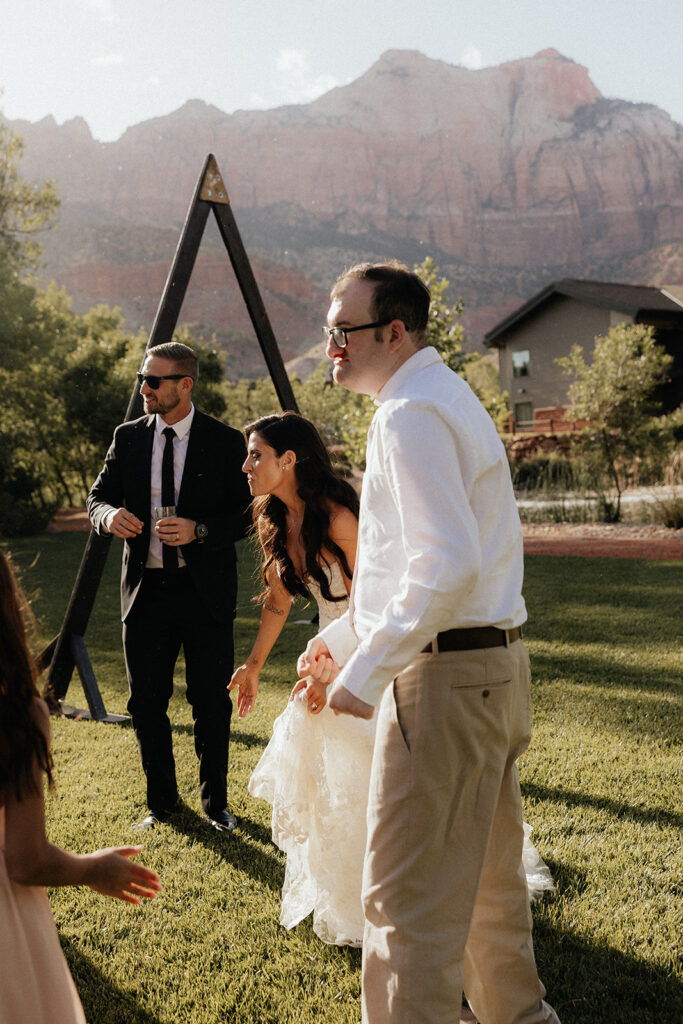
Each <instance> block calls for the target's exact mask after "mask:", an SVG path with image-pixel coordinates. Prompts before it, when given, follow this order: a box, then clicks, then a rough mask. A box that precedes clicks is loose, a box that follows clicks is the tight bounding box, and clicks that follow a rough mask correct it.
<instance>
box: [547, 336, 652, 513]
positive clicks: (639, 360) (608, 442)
mask: <svg viewBox="0 0 683 1024" xmlns="http://www.w3.org/2000/svg"><path fill="white" fill-rule="evenodd" d="M556 362H557V363H558V364H559V365H560V366H561V367H562V370H563V372H564V373H565V374H567V375H569V376H570V377H572V378H573V380H572V383H571V384H570V386H569V391H568V399H569V403H570V409H569V411H568V413H567V415H568V417H569V418H570V419H572V420H575V421H581V420H584V421H585V426H584V427H583V428H582V430H581V442H582V446H583V448H584V450H585V451H586V452H588V453H589V454H590V455H592V457H593V458H594V459H595V460H596V463H597V464H598V466H599V467H600V468H601V469H602V470H603V471H604V473H605V474H606V475H607V477H608V479H609V480H610V482H611V484H612V485H613V487H614V489H615V491H616V495H617V500H616V505H615V506H614V508H613V509H609V508H607V506H606V512H607V514H608V517H609V518H610V519H612V520H613V521H615V522H618V521H619V519H620V518H621V496H622V493H623V491H624V488H625V486H626V483H627V477H628V473H629V470H630V468H631V465H632V463H633V460H634V459H636V458H639V459H653V458H655V459H656V458H657V457H661V456H662V455H665V453H666V452H667V450H668V447H669V445H670V442H671V429H670V422H671V421H670V420H669V419H668V418H667V417H658V416H657V415H656V412H657V411H658V406H657V404H656V403H655V402H654V401H653V393H654V390H655V388H656V387H657V384H659V383H660V382H661V381H662V380H664V378H665V376H666V372H667V370H668V368H669V367H670V365H671V363H672V358H671V356H669V355H667V354H666V352H665V351H664V349H663V348H662V347H661V346H660V345H658V344H657V343H656V341H655V337H654V329H653V328H652V327H649V326H645V325H643V324H631V325H629V324H620V325H619V326H617V327H611V328H610V329H609V331H608V332H607V334H606V335H605V336H603V337H599V338H596V339H595V349H594V351H593V358H592V361H591V362H590V363H588V362H586V360H585V359H584V355H583V349H582V348H581V346H580V345H574V346H572V349H571V352H570V353H569V355H568V356H565V357H564V358H562V359H557V360H556Z"/></svg>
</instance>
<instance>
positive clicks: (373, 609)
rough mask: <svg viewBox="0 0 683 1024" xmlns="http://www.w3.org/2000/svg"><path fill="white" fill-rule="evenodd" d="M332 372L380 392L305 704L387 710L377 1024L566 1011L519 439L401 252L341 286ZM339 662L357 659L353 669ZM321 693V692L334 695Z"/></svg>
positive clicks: (368, 904) (367, 973) (377, 905)
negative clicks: (550, 932)
mask: <svg viewBox="0 0 683 1024" xmlns="http://www.w3.org/2000/svg"><path fill="white" fill-rule="evenodd" d="M331 298H332V304H331V306H330V310H329V314H328V327H327V328H326V331H327V335H328V347H327V354H328V356H329V357H330V358H331V359H332V361H333V363H334V370H333V376H334V380H335V381H336V382H337V383H338V384H342V385H343V386H344V387H346V388H348V389H349V390H351V391H358V392H362V393H364V394H368V395H372V396H373V397H374V398H375V401H376V403H377V406H378V409H377V412H376V414H375V417H374V419H373V421H372V424H371V427H370V430H369V433H368V448H367V468H366V472H365V477H364V480H363V491H362V499H361V511H360V522H359V543H358V556H357V561H356V568H355V572H354V579H353V587H352V591H351V605H350V608H349V611H348V612H347V614H346V615H345V616H343V617H342V618H341V619H340V620H338V621H337V622H335V623H332V624H331V625H330V626H329V627H327V629H325V630H323V631H322V633H321V634H319V635H318V637H316V638H314V639H313V640H312V641H311V642H310V643H309V645H308V647H307V649H306V651H305V652H304V654H303V655H302V656H301V658H300V659H299V672H300V675H302V676H306V675H312V676H314V677H316V676H317V678H318V680H319V682H318V684H316V683H309V706H311V708H312V709H313V710H319V705H320V703H321V700H323V701H324V688H323V687H321V686H320V682H322V683H326V682H329V681H331V680H332V679H334V678H335V676H336V680H335V685H334V687H333V688H332V690H331V692H330V694H329V704H330V706H331V707H332V709H333V710H334V711H336V712H337V713H344V714H351V715H355V716H357V717H362V718H370V717H371V716H372V715H373V713H374V707H375V705H377V704H379V717H378V723H377V740H376V746H375V756H374V762H373V769H372V777H371V782H370V796H369V807H368V846H367V851H366V861H365V871H364V878H363V901H364V908H365V916H366V929H365V936H364V942H363V1020H364V1021H365V1022H366V1024H398V1022H400V1024H457V1022H458V1021H459V1019H460V1008H461V1003H462V991H463V988H464V991H465V994H466V995H467V998H468V1000H469V1003H470V1006H471V1007H472V1010H473V1011H474V1013H475V1015H476V1016H477V1018H478V1020H479V1021H481V1022H482V1024H522V1022H523V1024H540V1022H547V1021H549V1022H557V1016H556V1014H555V1012H554V1010H553V1009H552V1007H550V1006H549V1005H548V1004H547V1003H545V1002H544V1001H543V996H544V995H545V989H544V987H543V985H542V984H541V982H540V980H539V978H538V974H537V971H536V965H535V961H534V953H533V944H532V938H531V929H532V923H531V914H530V910H529V899H528V895H527V888H526V881H525V875H524V869H523V866H522V844H523V828H522V806H521V796H520V789H519V780H518V776H517V769H516V766H515V760H516V758H517V757H518V756H519V754H520V753H521V752H522V751H523V750H524V749H525V748H526V746H527V745H528V743H529V739H530V731H531V725H530V711H529V681H530V677H529V661H528V656H527V652H526V649H525V647H524V644H523V642H522V640H521V628H520V627H521V625H522V623H523V622H524V621H525V619H526V609H525V605H524V600H523V598H522V594H521V586H522V572H523V563H522V533H521V527H520V522H519V517H518V514H517V509H516V505H515V501H514V496H513V492H512V486H511V481H510V472H509V468H508V463H507V459H506V455H505V450H504V448H503V445H502V443H501V441H500V439H499V438H498V436H497V434H496V431H495V428H494V425H493V422H492V421H491V419H490V417H489V415H488V413H487V412H486V411H485V409H484V408H483V406H482V405H481V404H480V402H479V401H478V399H477V398H476V397H475V396H474V394H473V393H472V391H471V390H470V388H469V387H468V385H467V384H466V383H465V382H464V381H463V380H462V379H461V378H460V377H458V376H457V375H456V374H455V373H453V372H452V371H451V370H450V369H448V367H446V366H445V364H444V363H443V361H442V360H441V358H440V356H439V354H438V353H437V351H436V350H435V349H434V348H430V347H427V345H426V331H425V329H426V326H427V316H428V310H429V301H430V297H429V292H428V290H427V288H426V287H425V286H424V284H423V283H422V282H421V281H420V279H419V278H418V277H417V275H416V274H414V273H412V272H411V271H409V270H408V268H407V267H403V266H402V265H401V264H398V263H389V264H375V265H373V264H360V265H358V266H356V267H354V268H352V269H351V270H349V271H347V272H346V273H345V274H343V275H342V276H341V277H340V278H339V280H338V281H337V282H336V284H335V286H334V288H333V289H332V295H331ZM340 666H341V667H340ZM321 692H322V693H323V696H322V698H321Z"/></svg>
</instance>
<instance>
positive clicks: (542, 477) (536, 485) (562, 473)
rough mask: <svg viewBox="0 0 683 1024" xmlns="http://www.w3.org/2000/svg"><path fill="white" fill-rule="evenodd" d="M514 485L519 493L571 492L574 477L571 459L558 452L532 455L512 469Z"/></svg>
mask: <svg viewBox="0 0 683 1024" xmlns="http://www.w3.org/2000/svg"><path fill="white" fill-rule="evenodd" d="M511 472H512V483H513V485H514V487H515V489H516V490H518V491H535V490H544V491H550V490H554V489H556V488H558V487H559V488H562V489H564V490H571V488H572V485H573V482H574V477H573V471H572V464H571V462H570V461H569V459H566V458H565V457H564V456H562V455H558V454H557V453H556V452H550V453H548V454H543V455H532V456H530V457H529V458H526V459H522V461H521V462H518V463H516V464H515V465H513V466H512V467H511Z"/></svg>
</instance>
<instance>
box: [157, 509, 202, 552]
mask: <svg viewBox="0 0 683 1024" xmlns="http://www.w3.org/2000/svg"><path fill="white" fill-rule="evenodd" d="M196 525H197V523H196V521H195V520H194V519H180V518H179V517H178V516H168V517H167V518H166V519H160V520H159V521H158V523H157V524H156V525H155V527H154V532H155V533H156V535H157V536H158V538H159V540H161V541H162V543H164V544H168V545H169V546H170V547H172V548H177V547H180V546H181V545H182V544H191V543H192V541H193V540H194V539H195V536H194V528H195V526H196Z"/></svg>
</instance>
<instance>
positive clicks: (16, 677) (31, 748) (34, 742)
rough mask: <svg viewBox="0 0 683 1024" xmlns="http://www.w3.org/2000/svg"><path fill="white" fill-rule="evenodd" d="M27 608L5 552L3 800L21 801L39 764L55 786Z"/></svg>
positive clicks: (0, 559)
mask: <svg viewBox="0 0 683 1024" xmlns="http://www.w3.org/2000/svg"><path fill="white" fill-rule="evenodd" d="M22 608H26V609H28V603H27V601H26V599H25V597H24V595H23V592H22V591H21V588H20V587H19V585H18V583H17V581H16V579H15V577H14V573H13V572H12V567H11V564H10V560H9V558H8V556H7V555H6V554H5V553H4V552H3V551H0V797H1V796H6V795H7V794H9V793H10V792H13V793H14V794H15V796H16V798H17V800H21V797H22V794H26V793H27V792H29V791H30V790H31V789H33V788H35V782H34V776H33V766H34V762H35V761H37V762H38V764H39V766H40V769H41V771H44V772H45V774H46V775H47V779H48V783H49V784H50V785H52V755H51V753H50V749H49V747H48V744H47V741H46V739H45V736H44V735H43V733H42V731H41V729H40V728H39V726H38V724H37V722H36V718H35V710H34V706H33V704H34V701H35V699H36V697H38V696H39V694H38V688H37V686H36V669H35V663H34V661H33V658H32V656H31V652H30V651H29V648H28V642H27V639H26V626H25V623H24V617H23V615H22Z"/></svg>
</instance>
